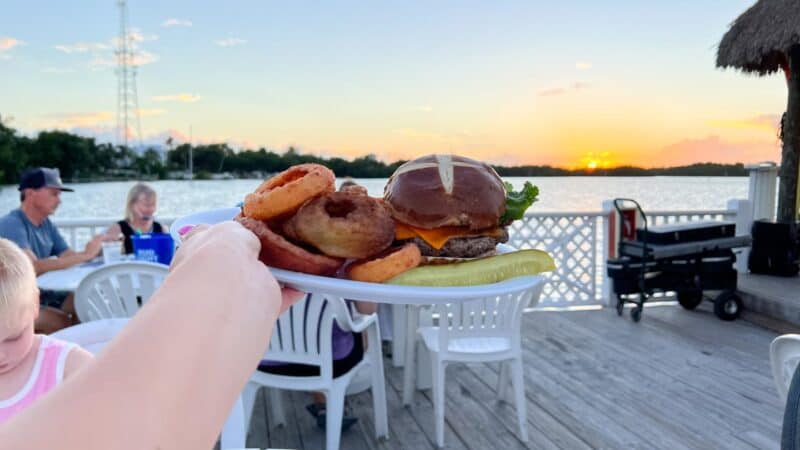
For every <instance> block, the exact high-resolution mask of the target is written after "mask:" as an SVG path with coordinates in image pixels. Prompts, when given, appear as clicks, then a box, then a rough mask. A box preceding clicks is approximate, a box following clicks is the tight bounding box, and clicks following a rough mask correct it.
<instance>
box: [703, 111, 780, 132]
mask: <svg viewBox="0 0 800 450" xmlns="http://www.w3.org/2000/svg"><path fill="white" fill-rule="evenodd" d="M780 122H781V117H780V116H779V115H777V114H761V115H758V116H755V117H750V118H747V119H741V120H710V121H708V124H709V125H711V126H713V127H718V128H735V129H740V130H741V129H757V130H769V131H770V132H777V131H778V129H779V127H780Z"/></svg>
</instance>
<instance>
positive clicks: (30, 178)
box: [19, 167, 74, 192]
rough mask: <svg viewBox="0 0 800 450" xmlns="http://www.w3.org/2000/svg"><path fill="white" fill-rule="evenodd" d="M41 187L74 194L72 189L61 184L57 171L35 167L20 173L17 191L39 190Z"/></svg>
mask: <svg viewBox="0 0 800 450" xmlns="http://www.w3.org/2000/svg"><path fill="white" fill-rule="evenodd" d="M43 187H52V188H58V189H61V190H62V191H67V192H74V190H73V189H70V188H68V187H64V183H62V182H61V175H60V174H59V173H58V169H50V168H48V167H37V168H35V169H30V170H26V171H25V172H23V173H22V176H21V177H20V180H19V190H20V191H21V190H23V189H39V188H43Z"/></svg>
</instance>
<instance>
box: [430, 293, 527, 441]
mask: <svg viewBox="0 0 800 450" xmlns="http://www.w3.org/2000/svg"><path fill="white" fill-rule="evenodd" d="M542 287H543V283H541V282H539V283H537V284H536V285H534V286H533V287H532V288H530V289H526V290H523V291H520V292H514V293H510V294H505V295H502V296H498V297H490V298H482V299H477V300H469V301H466V302H460V303H448V304H437V305H434V307H433V308H434V312H435V313H436V314H437V315H438V321H439V322H438V326H423V327H420V328H418V329H417V333H418V334H419V335H420V337H421V338H422V342H423V343H424V345H425V347H427V349H428V350H429V351H430V352H431V361H432V364H431V368H432V372H433V407H434V416H435V417H434V419H435V425H436V443H437V444H438V446H439V447H443V446H444V405H445V403H444V393H445V387H444V386H445V384H444V382H445V369H446V366H447V364H448V363H449V362H489V361H501V366H500V378H499V382H498V387H497V394H498V397H499V398H501V399H505V398H506V395H505V391H506V390H507V388H508V382H507V380H508V376H509V373H508V372H509V368H510V371H511V373H510V375H511V384H512V385H513V387H514V399H515V401H516V409H517V420H518V422H519V428H520V437H521V439H522V441H524V442H526V441H527V440H528V430H527V426H526V410H525V385H524V376H523V366H522V350H521V343H520V323H521V320H522V313H523V311H524V310H525V308H527V307H529V306H535V304H536V303H538V301H539V295H540V294H541V292H542ZM509 366H510V367H509Z"/></svg>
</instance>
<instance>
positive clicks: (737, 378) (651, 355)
mask: <svg viewBox="0 0 800 450" xmlns="http://www.w3.org/2000/svg"><path fill="white" fill-rule="evenodd" d="M604 313H606V316H607V317H605V318H604V317H602V316H600V315H591V316H589V315H586V316H585V317H578V316H568V315H562V316H559V319H564V320H568V321H571V322H572V323H576V324H577V323H580V324H582V325H584V326H583V327H581V328H575V327H573V328H572V333H571V334H565V335H564V336H565V338H566V339H570V338H571V336H572V335H573V334H574V335H575V336H585V337H588V338H589V339H603V338H605V339H606V343H605V344H606V345H603V346H598V347H593V348H592V350H594V351H596V352H599V353H600V358H601V360H602V361H604V362H606V363H610V364H608V366H607V367H608V369H609V370H610V371H612V373H621V372H619V368H620V367H623V366H625V361H624V359H622V358H627V359H630V360H631V361H635V363H634V364H631V365H628V366H627V367H626V369H625V371H626V372H629V371H634V372H637V371H638V377H639V378H641V381H640V382H638V383H637V382H636V379H633V380H630V381H629V383H630V385H631V386H633V387H635V388H636V389H638V390H640V391H641V392H642V393H643V394H648V393H649V394H651V395H655V397H654V400H661V402H662V403H664V404H665V405H668V406H671V407H682V409H683V410H684V411H694V412H695V413H694V414H693V416H694V420H693V422H690V425H694V426H698V425H701V426H702V427H701V436H705V438H706V439H709V440H716V439H719V438H720V437H721V436H722V437H726V439H727V438H730V437H731V435H732V434H739V433H741V432H744V431H748V430H755V431H759V430H761V432H762V433H765V434H767V435H772V436H775V439H776V440H775V442H777V439H779V436H780V418H781V416H782V406H781V405H780V402H779V400H778V397H777V394H776V393H775V390H774V387H773V386H772V384H771V375H770V372H769V365H768V356H767V354H766V353H767V352H766V350H764V351H762V352H760V355H754V357H756V356H757V358H756V359H757V360H758V363H757V364H754V366H753V367H752V368H751V369H749V370H750V371H752V373H758V374H759V375H760V378H761V380H760V381H759V382H758V387H757V388H753V387H752V386H748V385H747V383H744V382H742V378H745V375H746V374H745V373H744V372H745V371H743V370H741V369H740V368H739V367H737V366H736V365H735V364H732V363H731V361H730V360H728V359H727V358H726V357H724V356H723V355H720V354H718V352H716V350H713V349H709V348H708V347H707V346H705V345H702V344H698V343H697V342H693V341H692V340H690V339H688V338H687V337H686V334H685V333H681V334H680V335H676V334H674V333H673V334H670V333H665V332H664V331H665V330H664V329H663V328H661V327H659V326H658V323H657V321H651V322H646V321H645V320H644V319H643V320H642V322H641V323H639V324H633V323H631V322H630V321H629V320H623V319H620V318H616V317H613V314H611V313H607V312H604ZM646 313H650V316H651V318H652V317H657V316H658V315H662V314H663V315H665V316H670V315H675V314H677V315H680V314H685V315H692V314H693V313H692V312H688V311H682V310H680V309H669V310H663V311H661V310H659V309H650V310H649V311H647V312H646ZM609 316H610V317H611V318H613V319H616V320H618V321H620V322H618V324H617V325H616V326H613V325H612V326H609V325H610V324H608V320H607V319H608V317H609ZM642 325H644V326H643V327H640V326H642ZM603 326H604V328H601V327H603ZM703 326H705V327H709V328H714V329H716V332H717V333H718V335H719V342H720V343H721V344H722V343H724V342H725V341H726V340H727V338H728V337H729V335H732V334H735V333H738V332H743V330H742V328H747V327H748V325H747V324H744V323H725V322H720V321H718V320H716V319H715V318H713V316H712V317H709V321H707V323H705V324H703ZM567 327H569V325H568V324H567V325H565V326H563V327H560V328H559V329H562V330H563V329H564V328H567ZM639 328H645V329H646V330H647V331H643V330H640V329H639ZM599 329H600V330H602V333H601V332H598V331H596V330H599ZM758 334H760V332H759V333H755V334H754V337H755V338H757V337H758V336H757V335H758ZM767 340H769V339H767ZM626 343H635V344H633V345H626ZM571 345H572V347H575V348H577V347H579V346H578V345H576V344H575V343H572V344H571ZM722 345H724V344H722ZM572 347H570V348H572ZM721 353H724V352H721ZM648 377H650V378H652V380H651V381H650V382H649V383H647V382H645V380H647V379H648ZM744 411H747V412H746V413H745V412H744Z"/></svg>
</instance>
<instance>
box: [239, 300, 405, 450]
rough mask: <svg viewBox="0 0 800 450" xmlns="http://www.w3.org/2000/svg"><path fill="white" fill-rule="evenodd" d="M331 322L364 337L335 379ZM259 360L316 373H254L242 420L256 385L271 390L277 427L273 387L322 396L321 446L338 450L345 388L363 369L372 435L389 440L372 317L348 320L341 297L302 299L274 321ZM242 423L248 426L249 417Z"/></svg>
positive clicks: (279, 411)
mask: <svg viewBox="0 0 800 450" xmlns="http://www.w3.org/2000/svg"><path fill="white" fill-rule="evenodd" d="M334 321H335V322H336V324H337V325H338V326H339V328H341V329H342V330H343V331H348V332H366V335H367V348H366V349H365V350H364V357H363V359H362V360H361V362H359V363H358V364H356V365H355V366H354V367H353V368H352V369H350V370H349V371H348V372H347V373H345V374H342V375H340V376H339V377H336V378H334V377H333V351H332V346H331V333H332V328H333V323H334ZM264 359H267V360H270V361H281V362H287V363H299V364H307V365H310V366H317V367H319V371H320V375H319V376H307V377H305V376H304V377H294V376H286V375H276V374H270V373H264V372H260V371H256V372H255V373H254V374H253V375H252V377H251V378H250V381H249V382H248V384H247V386H246V387H245V391H244V393H243V398H244V407H245V413H246V414H245V417H248V418H252V417H251V416H252V412H253V404H254V402H255V395H256V392H257V390H258V387H259V386H266V387H270V388H273V389H270V404H271V405H272V408H273V414H274V418H275V423H277V424H285V423H286V420H285V414H284V412H283V407H282V405H281V403H280V396H279V395H278V394H279V391H278V390H277V389H290V390H297V391H320V392H323V393H324V394H325V397H326V439H325V442H326V448H327V449H328V450H335V449H338V448H339V441H340V439H341V430H342V416H343V414H344V397H345V393H346V391H347V387H348V385H349V384H350V382H351V380H352V379H353V378H354V377H355V375H356V374H357V373H358V372H359V371H360V370H368V371H369V372H370V373H371V387H370V388H371V389H372V401H373V411H374V414H375V434H376V436H377V437H388V434H389V424H388V420H387V416H386V387H385V384H384V383H385V381H384V376H383V356H382V354H381V341H380V333H379V326H378V320H377V315H375V314H371V315H359V316H358V317H356V318H353V317H351V314H350V312H349V310H348V307H347V305H346V304H345V301H344V300H343V299H342V298H341V297H336V296H328V295H322V294H310V295H306V297H305V298H303V299H302V300H300V301H298V302H297V303H295V304H294V305H292V307H291V308H290V309H289V310H288V311H286V312H285V313H283V314H282V315H281V316H280V317H279V318H278V321H277V323H276V324H275V328H274V331H273V333H272V338H271V340H270V343H269V348H268V349H267V351H266V353H265V354H264ZM367 366H368V367H367ZM246 423H248V424H249V419H248V420H247V421H246Z"/></svg>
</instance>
